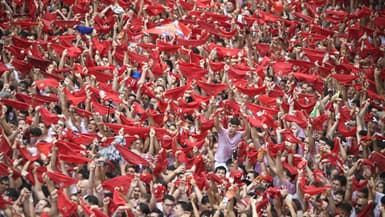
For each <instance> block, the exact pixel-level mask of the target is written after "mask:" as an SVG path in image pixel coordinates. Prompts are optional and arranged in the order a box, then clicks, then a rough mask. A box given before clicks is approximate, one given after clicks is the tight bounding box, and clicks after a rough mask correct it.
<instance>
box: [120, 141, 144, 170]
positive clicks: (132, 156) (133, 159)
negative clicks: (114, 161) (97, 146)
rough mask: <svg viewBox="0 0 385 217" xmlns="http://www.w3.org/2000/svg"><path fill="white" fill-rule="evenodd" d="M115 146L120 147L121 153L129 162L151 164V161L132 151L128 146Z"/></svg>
mask: <svg viewBox="0 0 385 217" xmlns="http://www.w3.org/2000/svg"><path fill="white" fill-rule="evenodd" d="M115 148H116V149H118V151H119V152H120V154H121V155H122V156H123V158H124V159H125V160H126V161H127V162H128V163H131V164H134V165H141V164H142V165H145V166H148V165H150V163H149V162H148V161H147V160H146V159H144V158H142V157H141V156H139V155H137V154H135V153H134V152H132V151H131V150H129V149H128V148H125V147H123V146H121V145H115Z"/></svg>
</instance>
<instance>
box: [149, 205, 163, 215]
mask: <svg viewBox="0 0 385 217" xmlns="http://www.w3.org/2000/svg"><path fill="white" fill-rule="evenodd" d="M151 213H156V214H158V217H163V213H162V211H161V210H160V209H158V208H156V207H155V208H154V209H152V210H151Z"/></svg>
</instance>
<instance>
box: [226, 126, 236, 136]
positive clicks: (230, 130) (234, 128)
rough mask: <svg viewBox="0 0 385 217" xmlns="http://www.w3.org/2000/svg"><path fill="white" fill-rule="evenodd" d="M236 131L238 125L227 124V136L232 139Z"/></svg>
mask: <svg viewBox="0 0 385 217" xmlns="http://www.w3.org/2000/svg"><path fill="white" fill-rule="evenodd" d="M237 129H238V125H235V124H229V128H228V131H229V136H230V137H233V136H234V135H235V132H236V131H237Z"/></svg>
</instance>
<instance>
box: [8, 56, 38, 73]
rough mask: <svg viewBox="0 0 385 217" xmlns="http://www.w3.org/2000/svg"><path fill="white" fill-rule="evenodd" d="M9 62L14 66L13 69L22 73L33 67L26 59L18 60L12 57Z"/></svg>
mask: <svg viewBox="0 0 385 217" xmlns="http://www.w3.org/2000/svg"><path fill="white" fill-rule="evenodd" d="M11 64H12V65H13V66H14V67H15V69H17V70H18V71H20V72H21V73H23V74H27V73H29V72H30V71H31V69H32V68H33V66H32V65H31V64H30V63H27V62H26V61H23V60H18V59H13V60H12V61H11Z"/></svg>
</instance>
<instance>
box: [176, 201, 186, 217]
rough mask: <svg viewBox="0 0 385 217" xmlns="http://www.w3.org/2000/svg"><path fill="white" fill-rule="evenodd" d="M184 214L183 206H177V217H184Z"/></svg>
mask: <svg viewBox="0 0 385 217" xmlns="http://www.w3.org/2000/svg"><path fill="white" fill-rule="evenodd" d="M183 214H184V211H183V209H182V206H181V205H180V204H177V205H176V206H175V217H179V216H182V215H183Z"/></svg>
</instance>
